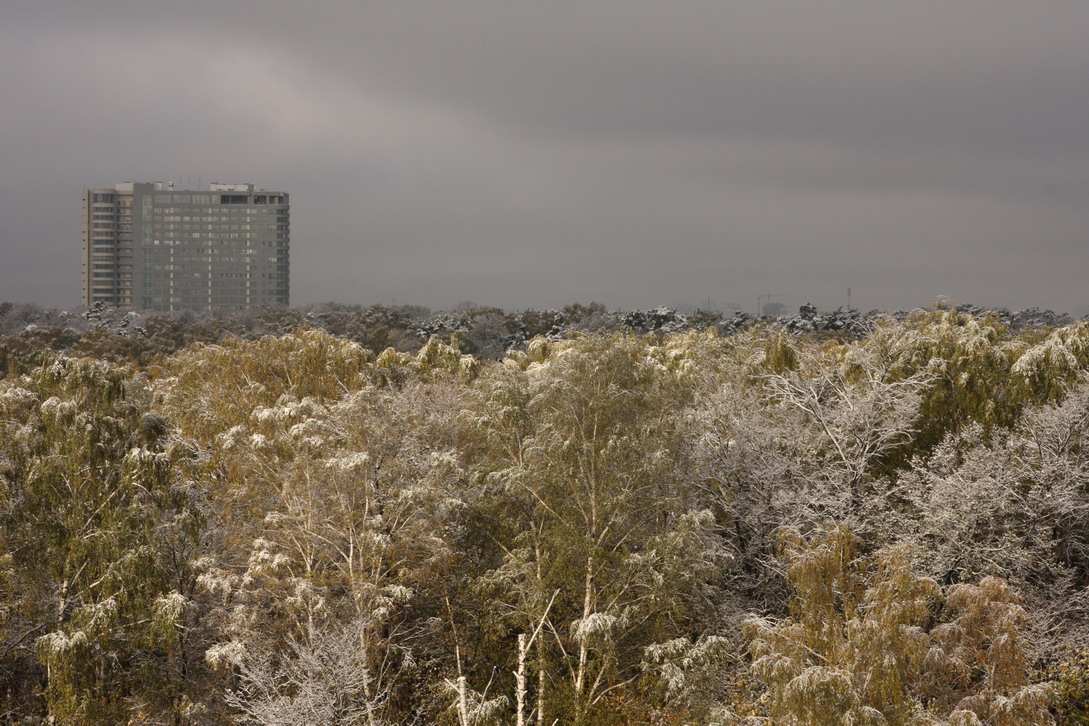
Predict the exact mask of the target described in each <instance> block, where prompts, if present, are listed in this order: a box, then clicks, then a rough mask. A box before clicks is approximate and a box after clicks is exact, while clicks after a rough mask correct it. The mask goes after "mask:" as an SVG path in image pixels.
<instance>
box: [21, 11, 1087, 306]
mask: <svg viewBox="0 0 1089 726" xmlns="http://www.w3.org/2000/svg"><path fill="white" fill-rule="evenodd" d="M0 19H2V20H0V68H2V69H3V70H2V71H0V300H17V301H27V302H36V303H40V304H43V305H48V306H74V305H76V304H78V301H79V289H80V278H79V275H80V263H79V249H80V223H79V215H80V211H79V210H80V191H81V189H82V188H83V187H88V186H112V185H113V184H114V183H115V182H118V181H123V180H145V181H150V180H163V181H171V180H173V181H175V182H176V184H177V183H178V182H180V183H181V184H180V186H186V185H188V184H191V185H193V186H195V185H196V184H197V182H198V180H199V181H200V182H201V183H203V184H205V185H206V184H207V183H208V182H209V181H223V182H234V181H237V182H242V181H248V182H253V183H255V184H257V185H258V186H260V187H264V188H267V189H282V190H285V191H287V192H289V193H290V194H291V204H292V210H291V212H292V240H291V244H292V250H291V253H292V261H291V265H292V267H291V285H292V303H293V304H306V303H310V302H319V301H325V300H337V301H340V302H347V303H360V304H371V303H377V302H382V303H389V302H390V301H392V300H394V299H395V300H396V302H397V303H412V304H419V305H426V306H429V307H433V308H442V307H449V306H452V305H454V304H455V303H458V302H459V301H464V300H473V301H476V302H478V303H480V304H490V305H498V306H501V307H506V308H525V307H549V306H559V305H563V304H565V303H569V302H574V301H582V302H584V303H585V302H589V301H591V300H598V301H601V302H604V303H606V304H607V305H608V306H609V307H625V308H632V307H651V306H654V305H659V304H664V305H679V304H684V303H691V304H697V303H700V302H701V301H706V300H707V299H708V298H710V299H711V300H712V301H713V302H716V303H720V304H721V303H726V302H730V301H733V302H737V303H739V304H741V305H743V306H745V307H746V308H747V309H750V310H751V309H752V308H753V307H755V302H756V296H757V295H758V294H759V293H766V292H770V293H775V294H780V295H784V296H785V297H784V298H780V299H781V300H782V301H783V302H785V303H786V304H788V305H789V306H791V307H796V306H797V305H798V304H799V303H801V302H805V301H806V300H812V301H813V302H814V303H816V304H817V305H820V306H822V307H826V308H833V307H836V306H838V305H843V304H845V302H846V290H847V288H848V287H851V288H853V302H854V303H855V304H856V306H861V307H864V308H871V307H881V308H888V309H892V308H899V307H914V306H919V305H926V304H928V303H929V302H930V301H931V300H932V299H933V298H934V297H935V296H937V295H948V296H951V297H953V298H955V299H957V300H961V301H965V302H975V303H977V304H982V305H994V306H1000V305H1004V306H1009V307H1024V306H1028V305H1038V306H1041V307H1051V308H1055V309H1058V310H1065V311H1068V312H1071V313H1075V314H1082V313H1086V312H1089V287H1087V285H1086V279H1087V273H1089V254H1087V249H1086V248H1087V241H1089V42H1087V38H1089V33H1087V29H1089V2H1085V0H1070V1H1068V2H1053V1H1050V0H1035V1H1034V2H1027V1H1025V0H978V1H961V0H933V1H931V0H912V2H896V3H892V2H873V0H858V1H855V2H847V1H839V0H836V1H827V0H798V1H796V2H786V1H779V0H759V1H757V0H754V1H752V2H726V1H725V0H719V1H718V2H699V3H695V2H684V1H683V0H669V1H668V2H665V1H664V0H663V1H661V2H640V1H638V0H623V1H621V0H609V1H603V2H597V1H595V0H578V2H574V1H565V2H559V1H556V2H545V1H543V0H535V1H533V2H513V1H511V0H507V1H505V2H476V1H475V0H463V1H458V2H452V1H451V0H441V1H436V2H423V1H412V2H393V1H391V2H383V3H378V2H361V1H359V0H328V1H321V0H319V1H315V2H311V3H301V2H294V1H293V2H287V1H285V0H261V1H260V2H251V1H248V0H231V1H230V2H225V1H224V0H214V1H208V0H186V1H185V2H151V1H149V0H138V1H131V2H130V1H121V0H116V1H115V0H95V2H88V1H87V0H33V1H32V2H23V1H22V0H0Z"/></svg>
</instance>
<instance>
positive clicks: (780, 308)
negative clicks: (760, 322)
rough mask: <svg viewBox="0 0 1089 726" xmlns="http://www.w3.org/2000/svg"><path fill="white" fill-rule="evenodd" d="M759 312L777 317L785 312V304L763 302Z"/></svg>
mask: <svg viewBox="0 0 1089 726" xmlns="http://www.w3.org/2000/svg"><path fill="white" fill-rule="evenodd" d="M761 312H763V314H764V315H766V316H768V317H772V318H777V317H779V316H780V315H782V314H783V313H785V312H786V305H784V304H782V303H777V302H768V303H764V308H763V310H762V311H761Z"/></svg>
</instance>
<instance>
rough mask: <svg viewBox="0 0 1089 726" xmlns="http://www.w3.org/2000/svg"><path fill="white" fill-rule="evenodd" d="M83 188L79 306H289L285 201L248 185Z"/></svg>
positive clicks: (134, 184)
mask: <svg viewBox="0 0 1089 726" xmlns="http://www.w3.org/2000/svg"><path fill="white" fill-rule="evenodd" d="M173 187H174V185H173V184H172V183H171V184H164V183H163V182H123V183H121V184H117V185H116V186H115V187H114V188H112V189H87V190H85V191H84V192H83V303H84V304H85V305H93V304H95V303H97V302H102V303H106V304H108V305H116V306H120V307H130V308H135V309H139V310H160V311H168V310H245V309H247V308H252V307H256V306H259V305H287V304H288V247H289V244H288V243H289V239H290V236H289V229H288V228H289V225H290V222H289V219H288V218H289V211H288V210H289V205H288V197H287V194H286V193H285V192H269V191H265V190H264V189H254V187H253V185H252V184H212V185H210V187H209V188H208V190H206V191H205V190H201V191H196V190H184V191H183V190H177V189H174V188H173Z"/></svg>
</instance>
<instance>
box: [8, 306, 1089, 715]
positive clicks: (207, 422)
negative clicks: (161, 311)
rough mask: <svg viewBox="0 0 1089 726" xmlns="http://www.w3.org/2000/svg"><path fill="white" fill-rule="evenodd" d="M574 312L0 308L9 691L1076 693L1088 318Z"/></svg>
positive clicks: (146, 694)
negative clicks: (678, 318) (77, 318)
mask: <svg viewBox="0 0 1089 726" xmlns="http://www.w3.org/2000/svg"><path fill="white" fill-rule="evenodd" d="M569 307H570V309H569V310H566V311H563V312H562V313H561V314H562V316H563V319H562V320H560V319H559V318H557V317H556V315H553V314H552V313H548V314H545V313H535V314H534V315H530V314H529V313H528V312H527V313H524V314H521V315H520V316H517V320H515V321H514V322H512V321H511V318H510V316H509V315H507V314H504V313H502V311H495V310H490V311H484V312H479V311H476V313H475V314H474V313H473V311H468V312H465V313H463V315H464V316H465V317H466V319H468V321H469V322H468V323H466V322H465V320H461V321H460V322H459V320H458V319H456V318H455V319H449V318H443V317H441V316H431V315H430V314H429V313H427V311H420V310H414V309H394V308H383V309H377V308H370V309H358V308H356V309H348V308H336V307H327V308H324V309H321V310H316V311H315V310H312V311H310V312H309V313H300V312H298V311H292V310H286V309H283V310H269V311H265V312H263V313H261V314H259V315H255V316H254V317H252V318H251V319H248V320H233V321H214V320H209V319H201V318H197V317H190V318H185V317H158V318H147V319H144V318H140V319H137V318H135V317H132V316H128V317H126V316H125V315H123V314H120V313H115V312H114V311H109V310H102V309H99V310H97V311H89V313H91V314H92V315H93V316H97V318H94V319H92V318H91V317H87V315H85V316H83V318H82V323H80V324H79V325H69V324H68V323H70V322H72V321H70V320H67V321H66V319H62V318H58V319H56V320H48V319H46V318H48V316H47V315H44V314H40V315H38V317H37V318H35V317H34V316H33V315H31V314H30V313H31V312H33V311H26V310H23V311H20V310H18V309H16V308H15V307H13V306H10V305H8V306H7V307H6V308H4V309H3V310H0V312H2V313H3V316H4V321H5V325H6V328H5V329H4V330H3V331H0V332H2V333H3V335H0V364H2V365H0V372H3V373H4V374H5V377H4V378H3V379H2V380H0V517H2V519H3V525H2V528H0V721H2V722H4V723H46V722H47V719H50V718H51V719H53V721H52V722H56V723H71V724H84V723H86V724H99V723H100V724H118V723H157V724H228V723H246V724H297V723H314V724H366V725H367V726H380V725H389V724H413V723H415V724H449V725H451V726H470V724H472V725H479V726H484V725H486V724H518V726H528V724H538V725H540V726H547V725H551V724H586V725H588V724H601V725H606V726H607V725H608V724H646V725H647V726H650V725H651V724H656V725H662V724H678V725H679V724H721V725H723V726H726V725H727V724H750V725H755V724H777V725H786V726H790V725H797V726H802V725H812V726H817V725H819V724H888V725H889V726H894V725H904V726H908V725H911V726H920V725H922V724H932V725H938V724H942V725H947V726H968V725H971V724H980V725H988V726H1015V725H1016V726H1024V725H1034V724H1084V723H1089V325H1087V324H1086V323H1082V322H1070V321H1069V320H1063V321H1053V322H1060V323H1062V324H1058V325H1044V326H1042V327H1040V326H1033V325H1019V324H1015V321H1014V320H1012V319H1011V318H1010V317H1009V316H1006V317H1003V316H999V315H993V314H984V313H982V312H981V311H963V310H958V309H956V308H955V307H947V308H946V309H934V310H930V311H916V312H914V313H911V314H905V315H901V316H897V317H893V316H878V315H873V316H859V315H857V314H853V313H850V314H847V313H845V314H841V315H840V317H839V318H835V317H828V318H825V319H820V320H818V318H817V317H816V314H815V313H813V315H811V316H810V317H808V318H805V317H799V318H798V320H802V321H808V323H805V324H802V323H799V322H798V321H797V320H795V321H793V322H792V321H791V320H780V321H755V320H751V319H744V320H742V319H723V318H722V317H721V316H719V317H718V318H715V317H714V316H713V315H709V316H704V317H703V318H699V319H698V320H695V321H694V322H692V323H688V321H687V320H686V321H685V325H672V323H670V321H669V319H668V316H665V317H664V318H663V317H662V315H659V318H660V319H656V318H654V314H644V317H643V318H638V319H637V318H630V319H624V318H622V317H613V318H609V315H611V314H608V313H606V312H605V310H604V308H603V307H602V306H596V307H595V306H577V307H575V306H569ZM39 312H40V311H39ZM554 312H555V311H554ZM20 316H22V317H20ZM690 317H694V316H690ZM35 320H36V321H37V322H34V321H35ZM662 320H664V322H662ZM830 320H831V321H836V320H838V321H839V322H836V323H835V326H838V327H833V324H832V323H830V322H829V321H830ZM126 321H127V322H126ZM572 321H575V322H572ZM656 321H657V322H656ZM462 323H464V324H465V325H464V326H463V329H462V330H461V331H460V332H459V330H458V329H457V327H458V325H461V324H462ZM671 325H672V327H671ZM232 326H233V327H232Z"/></svg>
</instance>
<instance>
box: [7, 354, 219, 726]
mask: <svg viewBox="0 0 1089 726" xmlns="http://www.w3.org/2000/svg"><path fill="white" fill-rule="evenodd" d="M21 384H22V385H21V386H20V387H19V388H15V387H10V384H8V385H9V388H8V389H7V390H6V391H4V394H3V395H4V399H5V400H6V401H8V402H14V403H16V404H17V405H18V407H19V409H20V410H19V412H18V413H20V414H21V416H22V419H21V421H20V423H21V427H20V428H19V429H18V430H17V432H16V436H15V437H14V438H13V439H9V440H8V445H7V446H6V447H5V448H6V451H5V452H4V455H5V457H6V460H7V466H6V470H5V472H4V479H5V482H6V485H7V492H6V494H7V502H6V504H7V506H6V507H5V511H4V518H5V530H6V532H7V538H6V539H7V541H6V545H7V547H8V552H9V553H10V557H11V562H12V564H13V565H14V566H15V567H16V573H17V574H16V580H17V582H18V589H17V593H18V594H17V595H16V603H15V607H16V608H17V609H19V610H21V611H22V612H24V613H27V614H29V615H30V616H31V617H32V618H33V619H35V620H36V621H37V622H38V623H40V628H41V635H40V637H38V639H37V650H38V654H39V657H40V659H41V663H42V666H43V667H44V668H45V672H46V686H45V694H44V695H45V700H46V703H47V705H48V708H49V712H50V713H51V714H52V715H54V716H56V717H57V718H59V719H62V720H65V719H68V720H73V721H79V722H85V723H117V722H118V721H120V720H123V719H124V714H127V713H129V711H130V708H131V706H132V704H133V703H145V702H147V703H154V704H155V705H156V706H157V707H159V708H163V709H166V710H169V709H171V708H173V707H174V702H175V700H176V697H177V695H178V693H177V691H178V689H177V688H176V687H175V685H174V684H173V683H172V681H173V677H174V674H175V671H176V669H177V668H178V667H179V664H178V663H177V662H176V659H175V658H174V657H173V656H172V653H173V652H174V651H176V649H177V646H178V639H179V637H180V636H179V628H180V627H181V626H182V624H183V622H184V616H185V614H186V611H187V608H188V601H187V599H186V597H185V595H183V594H182V593H181V592H179V588H181V587H183V583H184V581H185V578H186V574H185V571H184V564H183V563H182V562H179V560H178V559H177V558H178V557H179V556H180V557H181V558H182V560H184V558H185V556H186V553H187V552H188V550H189V549H190V548H191V547H192V546H193V544H194V541H195V537H196V535H197V533H198V531H199V529H200V527H201V515H200V512H199V510H198V509H197V508H196V506H195V504H196V503H195V500H194V496H193V494H192V493H191V492H190V491H188V490H187V489H186V488H185V487H183V486H179V482H177V481H176V480H175V469H174V466H173V462H172V451H171V442H170V440H169V438H168V430H167V427H166V425H165V424H164V422H162V421H161V420H160V419H158V417H156V416H154V415H153V414H149V413H145V412H143V411H141V410H140V408H139V407H138V406H137V405H135V404H134V403H132V402H131V401H130V398H131V397H132V396H131V395H130V394H131V392H132V391H131V389H132V388H133V387H134V386H138V385H139V384H138V383H136V382H134V381H132V380H131V379H130V378H129V376H128V374H127V372H126V371H124V370H123V369H118V368H113V367H111V366H109V365H108V364H106V363H100V362H95V361H91V360H86V359H84V360H77V359H70V358H64V357H57V358H55V359H53V360H52V361H51V362H49V363H48V364H47V365H45V366H43V367H41V368H39V369H38V370H37V371H35V372H34V374H33V375H32V376H31V377H29V378H24V379H23V380H22V381H21ZM9 413H14V412H12V411H10V410H9ZM9 425H10V424H9ZM24 598H25V600H24ZM20 600H22V602H20Z"/></svg>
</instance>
